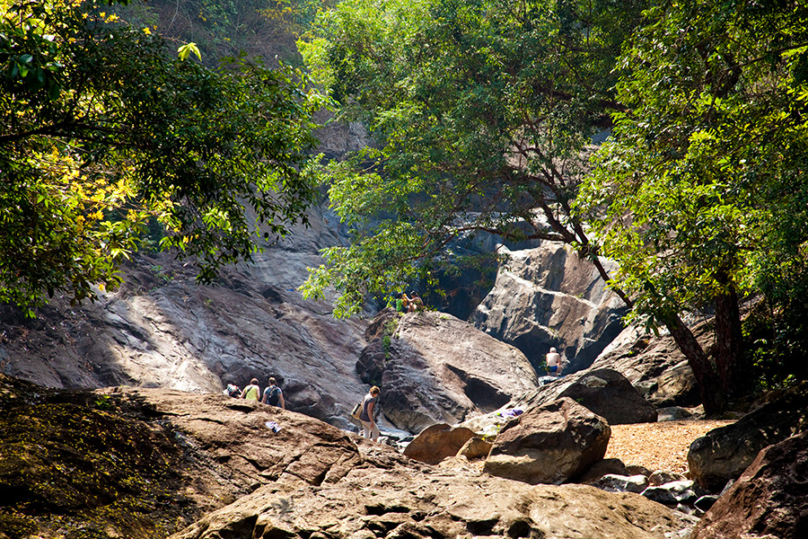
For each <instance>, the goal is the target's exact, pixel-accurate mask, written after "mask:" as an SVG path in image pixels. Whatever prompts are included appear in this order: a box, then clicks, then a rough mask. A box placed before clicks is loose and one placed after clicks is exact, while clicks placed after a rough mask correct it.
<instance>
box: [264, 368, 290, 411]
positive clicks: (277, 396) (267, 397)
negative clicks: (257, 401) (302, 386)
mask: <svg viewBox="0 0 808 539" xmlns="http://www.w3.org/2000/svg"><path fill="white" fill-rule="evenodd" d="M268 381H269V387H268V388H266V389H265V390H264V398H263V399H261V402H263V403H264V404H269V405H270V406H278V407H280V408H283V409H284V410H286V401H284V400H283V391H281V388H279V387H278V386H277V385H276V383H277V382H276V380H275V378H274V377H272V376H270V377H269V380H268Z"/></svg>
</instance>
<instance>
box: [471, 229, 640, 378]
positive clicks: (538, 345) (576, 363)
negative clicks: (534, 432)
mask: <svg viewBox="0 0 808 539" xmlns="http://www.w3.org/2000/svg"><path fill="white" fill-rule="evenodd" d="M504 252H506V253H507V254H508V255H509V259H508V261H507V263H506V266H505V267H504V268H502V269H501V270H500V271H499V272H498V273H497V277H496V283H495V285H494V288H493V289H492V290H491V292H489V294H488V295H487V296H486V297H485V299H484V300H483V301H482V303H480V305H479V306H478V307H477V309H476V310H475V311H474V313H473V315H472V318H471V320H472V322H473V323H474V325H475V326H476V327H477V328H479V329H480V330H482V331H484V332H486V333H488V334H489V335H492V336H494V337H496V338H498V339H500V340H502V341H504V342H507V343H510V344H512V345H514V346H516V347H517V348H519V349H520V350H521V351H522V352H523V353H524V354H525V355H526V356H527V357H528V359H529V360H530V361H531V363H532V364H533V366H534V367H535V368H536V370H537V371H538V370H539V368H540V367H541V365H542V363H543V362H544V357H545V355H546V354H547V352H549V350H550V347H555V348H557V349H558V352H559V353H560V354H561V355H562V357H563V358H565V360H566V362H568V363H569V366H568V367H567V368H566V370H568V371H570V372H571V371H575V370H580V369H583V368H586V367H589V366H590V365H591V364H592V362H593V361H594V360H595V358H596V357H597V355H598V354H600V352H601V351H602V350H603V349H604V348H605V347H606V346H607V345H608V344H609V343H610V342H611V341H612V340H613V339H614V338H615V337H616V336H617V335H618V334H619V333H620V332H621V331H622V329H623V323H622V317H623V315H624V314H625V312H626V311H627V307H626V306H625V305H624V304H623V302H622V301H621V300H620V299H619V297H618V296H617V295H616V294H614V293H613V292H611V291H609V290H607V289H606V286H605V283H604V282H603V280H602V279H601V277H600V275H599V274H598V272H597V270H596V269H595V267H594V266H593V265H592V264H590V263H588V262H587V261H586V260H581V259H579V258H578V256H577V255H576V254H575V253H574V252H573V251H572V249H571V248H570V247H569V246H566V245H564V244H562V243H557V242H544V243H543V244H542V245H541V246H539V247H536V248H534V249H527V250H522V251H513V252H511V251H507V250H506V249H504ZM603 263H604V265H605V266H606V267H607V269H608V268H610V267H612V263H611V262H610V261H608V260H603Z"/></svg>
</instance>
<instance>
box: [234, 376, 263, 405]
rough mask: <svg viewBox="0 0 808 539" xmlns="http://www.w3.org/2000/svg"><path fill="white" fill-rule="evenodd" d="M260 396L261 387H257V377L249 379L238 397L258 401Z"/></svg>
mask: <svg viewBox="0 0 808 539" xmlns="http://www.w3.org/2000/svg"><path fill="white" fill-rule="evenodd" d="M260 396H261V388H260V387H258V378H253V379H252V380H250V385H248V386H247V387H245V388H244V391H242V392H241V395H239V398H242V399H247V400H253V401H255V402H258V399H259V397H260Z"/></svg>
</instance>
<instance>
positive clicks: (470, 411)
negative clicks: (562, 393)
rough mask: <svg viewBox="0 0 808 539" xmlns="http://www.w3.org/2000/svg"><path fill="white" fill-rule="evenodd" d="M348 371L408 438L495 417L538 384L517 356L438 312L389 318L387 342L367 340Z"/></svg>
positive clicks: (463, 324) (522, 358)
mask: <svg viewBox="0 0 808 539" xmlns="http://www.w3.org/2000/svg"><path fill="white" fill-rule="evenodd" d="M384 316H386V315H384ZM390 329H392V327H391V328H390ZM390 329H388V330H387V331H388V332H389V331H390ZM356 368H357V371H358V372H359V375H360V377H361V378H362V380H363V381H364V382H366V383H369V384H376V385H379V386H380V387H381V390H382V393H381V400H380V407H381V409H382V410H383V413H384V416H385V418H386V419H387V420H389V421H390V422H391V423H392V424H393V425H395V426H396V427H397V428H399V429H404V430H408V431H410V432H420V431H422V430H423V429H425V428H426V427H429V426H430V425H433V424H435V423H448V424H455V423H458V422H460V421H462V420H464V419H466V418H468V417H471V416H473V415H476V414H482V413H485V412H490V411H492V410H496V409H498V408H500V407H501V406H503V405H504V404H506V403H507V402H508V401H510V400H511V398H512V397H513V396H514V395H518V394H521V393H523V392H525V391H527V390H529V389H533V388H535V387H536V386H537V384H538V381H537V377H536V373H535V371H534V370H533V367H532V366H531V365H530V362H529V361H528V360H527V358H525V356H524V354H522V353H521V352H520V351H519V350H517V349H516V348H514V347H513V346H510V345H508V344H505V343H502V342H500V341H498V340H496V339H494V338H492V337H489V336H488V335H486V334H485V333H483V332H481V331H479V330H477V329H475V328H474V326H472V325H471V324H468V323H466V322H462V321H460V320H458V319H457V318H455V317H453V316H451V315H448V314H445V313H438V312H419V313H409V314H406V315H403V316H401V317H400V318H397V325H396V327H395V331H394V332H393V333H392V335H391V336H390V338H389V339H387V340H385V339H384V338H383V337H381V338H376V339H375V340H373V341H372V342H371V343H370V344H369V345H368V346H367V347H366V348H365V350H363V352H362V354H361V355H360V358H359V360H358V361H357V363H356Z"/></svg>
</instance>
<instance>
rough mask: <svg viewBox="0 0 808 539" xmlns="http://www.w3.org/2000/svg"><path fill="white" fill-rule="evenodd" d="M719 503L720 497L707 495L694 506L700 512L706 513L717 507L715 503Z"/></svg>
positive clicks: (694, 503)
mask: <svg viewBox="0 0 808 539" xmlns="http://www.w3.org/2000/svg"><path fill="white" fill-rule="evenodd" d="M717 501H718V496H716V495H714V494H705V495H704V496H702V497H700V498H699V499H698V500H696V501H695V502H693V506H694V507H695V508H696V509H698V510H699V511H701V512H703V513H706V512H707V511H709V510H710V508H711V507H712V506H713V505H715V502H717Z"/></svg>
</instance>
